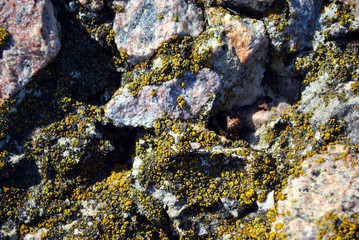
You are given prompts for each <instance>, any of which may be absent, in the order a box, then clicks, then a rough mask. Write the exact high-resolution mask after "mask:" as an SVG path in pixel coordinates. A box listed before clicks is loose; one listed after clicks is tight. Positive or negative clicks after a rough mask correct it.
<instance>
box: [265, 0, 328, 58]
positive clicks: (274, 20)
mask: <svg viewBox="0 0 359 240" xmlns="http://www.w3.org/2000/svg"><path fill="white" fill-rule="evenodd" d="M321 6H322V1H321V0H314V1H312V0H290V1H289V2H288V5H287V6H286V7H284V8H283V9H281V10H282V11H283V13H282V14H270V15H269V17H267V18H265V23H266V29H267V31H268V34H269V37H270V39H271V41H272V44H273V46H274V48H275V49H276V50H277V51H282V50H284V51H286V52H287V53H289V52H296V51H301V50H303V49H308V48H310V47H311V39H312V36H313V30H314V28H315V24H316V21H317V18H318V15H319V10H320V8H321ZM286 11H287V13H286Z"/></svg>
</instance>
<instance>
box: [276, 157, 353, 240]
mask: <svg viewBox="0 0 359 240" xmlns="http://www.w3.org/2000/svg"><path fill="white" fill-rule="evenodd" d="M335 156H336V155H335V154H326V155H315V156H313V157H311V158H308V159H306V160H305V161H304V162H303V163H302V165H301V166H302V171H303V172H304V174H303V175H302V176H299V177H298V178H292V179H290V180H289V181H288V184H287V187H286V188H285V189H284V191H283V193H284V194H286V199H285V200H282V201H278V203H277V210H278V216H277V220H276V221H275V222H274V223H273V224H272V229H273V230H274V231H275V230H276V226H277V224H278V223H281V224H284V226H283V228H282V229H280V230H278V231H277V232H278V233H279V234H281V233H285V234H286V235H287V236H288V238H290V239H316V238H317V237H318V233H319V231H320V230H323V229H321V228H322V227H321V226H317V225H316V222H317V221H321V220H324V219H325V216H327V215H328V214H330V213H334V214H335V215H337V216H341V217H340V218H339V219H340V220H339V221H342V220H343V215H342V214H344V215H345V216H346V217H350V218H352V217H353V216H354V214H356V213H358V212H359V201H358V200H359V189H358V186H359V179H358V173H359V166H357V165H353V163H354V162H357V161H358V156H347V157H346V159H343V160H342V159H340V160H335ZM318 159H323V161H324V162H322V163H320V162H316V160H318ZM326 236H329V235H326ZM322 237H324V238H325V236H322Z"/></svg>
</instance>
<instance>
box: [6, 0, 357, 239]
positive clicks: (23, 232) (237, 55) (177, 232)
mask: <svg viewBox="0 0 359 240" xmlns="http://www.w3.org/2000/svg"><path fill="white" fill-rule="evenodd" d="M0 2H1V0H0ZM18 2H20V1H18ZM146 2H147V3H148V2H150V1H146ZM153 2H155V1H151V3H153ZM186 2H195V4H196V8H198V9H201V11H204V16H205V19H206V20H205V21H203V25H204V26H203V32H202V33H201V34H199V36H198V37H189V36H184V37H183V36H180V37H174V38H173V39H172V40H170V41H169V42H166V43H165V44H162V45H161V46H160V47H159V48H158V49H157V51H155V52H154V54H153V57H149V59H146V60H145V61H142V62H141V60H137V62H136V61H135V60H133V59H132V60H131V59H130V61H131V62H128V61H126V54H124V53H123V52H122V54H120V53H119V52H118V49H117V47H116V44H115V42H114V37H115V35H114V33H115V32H114V31H113V21H114V19H115V15H116V14H118V11H119V10H121V9H120V5H119V3H120V1H114V0H106V1H102V0H94V1H88V0H78V1H75V0H70V1H63V0H52V3H53V4H54V7H55V8H56V13H57V17H58V21H59V22H60V24H61V26H62V31H61V34H62V39H61V40H62V43H63V44H62V46H63V47H62V50H61V51H60V52H59V54H58V55H57V57H56V58H55V59H54V62H53V63H52V64H49V65H48V66H47V67H46V69H43V70H42V71H39V72H38V74H37V75H36V76H34V77H33V79H32V82H31V83H30V84H28V85H27V86H26V89H24V90H22V91H20V92H19V94H16V95H14V96H13V97H11V98H10V99H9V101H5V102H4V103H3V104H1V106H0V239H26V238H29V239H30V238H38V239H40V238H43V239H66V238H67V239H105V238H107V239H223V240H224V239H286V238H288V239H320V238H323V239H358V236H359V235H358V232H359V230H358V223H359V214H358V213H359V206H358V202H359V201H358V198H359V194H358V179H359V175H358V172H359V169H358V162H359V159H358V152H359V144H358V143H359V138H358V132H359V124H358V123H359V119H358V118H359V116H358V114H359V110H358V108H359V106H358V103H359V99H358V98H359V81H358V80H359V60H358V57H357V54H358V51H357V50H358V49H357V48H355V46H356V45H355V44H356V41H357V39H358V36H357V35H356V31H357V27H356V24H357V22H356V21H354V17H353V15H352V14H351V13H352V12H353V9H354V8H353V7H352V6H348V5H343V4H342V3H340V2H339V1H335V3H332V4H330V1H329V2H328V1H325V4H322V6H321V7H320V11H319V13H318V17H317V18H316V20H315V21H314V22H315V26H309V28H307V29H304V28H303V29H302V27H308V23H307V22H306V21H305V20H306V19H302V18H299V19H298V16H302V17H303V18H304V17H308V18H310V19H307V20H308V21H309V22H311V23H313V21H312V20H313V19H312V18H311V17H312V16H314V15H311V14H312V12H313V11H312V10H311V9H306V8H305V7H313V4H315V3H318V2H319V1H315V0H314V1H310V2H309V1H299V0H296V1H291V0H289V1H282V0H280V1H273V4H272V5H271V6H268V9H267V10H265V12H263V13H261V12H260V11H257V10H255V9H253V7H249V5H250V4H257V3H260V2H261V1H252V3H250V2H248V1H240V2H242V3H246V4H247V8H241V7H232V6H229V5H223V1H212V0H206V1H187V0H186ZM237 2H239V1H237ZM262 2H264V1H262ZM323 2H324V1H323ZM1 3H2V4H3V3H4V2H1ZM22 3H25V2H24V1H23V2H22ZM122 3H128V4H129V3H130V1H126V2H125V1H123V2H122ZM137 3H140V1H137ZM142 3H143V2H142ZM227 3H228V1H227ZM227 3H226V4H227ZM319 3H320V2H319ZM132 4H133V3H132ZM162 4H163V6H165V5H166V4H167V3H162ZM202 4H203V6H202ZM295 4H297V5H296V6H295V7H294V5H295ZM188 6H189V5H188ZM213 6H217V7H218V8H210V7H213ZM219 6H221V7H223V8H221V7H219ZM25 8H26V7H25ZM240 8H241V9H240ZM1 10H2V9H1ZM1 10H0V11H1ZM122 10H123V11H126V8H125V9H122ZM128 10H130V8H128ZM168 10H169V12H172V9H171V8H168ZM227 10H228V11H227ZM291 11H292V12H291ZM295 11H297V12H295ZM169 12H168V14H167V15H170V14H169ZM236 12H238V13H239V14H237V13H236ZM122 13H125V12H122ZM132 13H133V11H132ZM290 14H292V16H291V15H290ZM298 14H299V15H298ZM293 15H294V16H297V17H296V18H295V17H293ZM158 16H159V15H158ZM253 16H258V18H256V19H253V18H252V17H253ZM162 17H164V15H162ZM158 19H159V18H158ZM162 20H163V21H165V18H162ZM173 20H174V19H173ZM178 20H180V19H178ZM136 21H137V20H136ZM136 21H135V22H136ZM156 21H157V19H156ZM270 21H273V22H272V23H268V22H270ZM341 22H342V23H343V24H341ZM277 23H278V25H275V24H277ZM286 23H288V26H286ZM271 24H273V26H275V27H276V28H275V29H271V31H272V32H271V33H270V34H269V35H270V36H271V37H275V36H278V37H282V39H280V40H276V39H274V38H273V39H271V42H270V43H269V41H268V39H267V38H266V36H268V34H267V32H266V31H265V29H268V28H271ZM296 24H304V25H302V26H296ZM305 24H307V25H305ZM0 27H2V26H1V25H0ZM281 27H283V29H281ZM285 27H289V29H292V30H293V32H287V34H288V35H286V34H284V33H283V30H285V29H284V28H285ZM297 27H298V29H299V30H298V29H297ZM297 30H298V31H297ZM312 30H313V31H314V32H313V31H312ZM0 31H1V29H0ZM285 31H289V30H285ZM299 33H303V38H300V37H298V36H297V35H296V34H299ZM313 33H314V37H313V36H312V35H313ZM326 34H327V36H326ZM0 35H1V33H0ZM3 36H4V35H2V36H0V38H1V37H3ZM146 36H149V35H146ZM308 36H309V37H308ZM307 37H308V38H307ZM291 39H292V40H293V39H294V40H296V41H297V40H298V41H299V43H300V44H299V45H301V47H303V48H298V49H296V50H293V49H292V50H290V48H289V47H290V46H291V45H290V44H291ZM0 41H1V39H0ZM11 41H12V39H11V38H10V39H9V42H6V43H5V45H1V46H0V48H1V50H8V49H6V46H7V47H9V46H10V45H9V44H11V43H12V42H11ZM273 42H274V44H277V43H281V44H282V45H283V47H282V49H281V48H280V47H279V45H278V46H277V45H274V47H273V46H268V45H269V44H271V43H273ZM1 43H2V42H1ZM1 43H0V44H1ZM3 46H5V47H4V48H3ZM134 62H135V63H136V65H134V64H133V63H134ZM0 71H2V69H0ZM293 95H295V96H293ZM111 98H112V100H111ZM109 101H110V102H109ZM190 110H192V111H190ZM165 111H166V113H165V114H163V112H165ZM109 117H110V120H111V121H109Z"/></svg>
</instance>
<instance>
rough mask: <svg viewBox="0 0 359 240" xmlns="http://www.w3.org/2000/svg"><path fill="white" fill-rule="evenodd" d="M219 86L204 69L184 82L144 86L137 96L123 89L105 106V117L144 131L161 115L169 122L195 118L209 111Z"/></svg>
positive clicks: (218, 80)
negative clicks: (167, 116) (143, 128)
mask: <svg viewBox="0 0 359 240" xmlns="http://www.w3.org/2000/svg"><path fill="white" fill-rule="evenodd" d="M182 83H184V84H183V85H182ZM220 86H221V79H220V77H219V76H218V74H217V73H216V72H214V71H212V70H209V69H205V68H204V69H202V70H200V71H199V72H198V74H195V75H191V74H190V73H187V74H186V75H185V78H184V79H183V80H182V79H173V80H171V81H168V82H165V83H163V84H161V85H157V86H156V85H147V86H144V87H143V89H141V90H140V91H139V93H138V95H136V96H133V95H132V93H131V90H130V89H129V87H128V86H125V87H123V88H120V89H119V90H118V91H117V92H116V93H115V95H114V96H113V98H112V99H111V101H110V102H109V103H108V104H107V105H106V115H107V116H108V117H109V118H110V119H111V120H112V121H113V123H114V124H115V125H116V126H132V127H137V126H144V127H147V128H148V127H153V126H154V125H155V119H156V118H159V117H161V116H162V115H163V113H164V112H165V113H167V114H168V115H169V117H170V118H172V119H175V118H182V119H191V118H195V117H197V116H198V115H199V114H200V113H201V111H202V112H208V111H209V110H210V109H211V108H212V104H213V101H214V98H215V95H216V93H217V92H218V91H219V89H220Z"/></svg>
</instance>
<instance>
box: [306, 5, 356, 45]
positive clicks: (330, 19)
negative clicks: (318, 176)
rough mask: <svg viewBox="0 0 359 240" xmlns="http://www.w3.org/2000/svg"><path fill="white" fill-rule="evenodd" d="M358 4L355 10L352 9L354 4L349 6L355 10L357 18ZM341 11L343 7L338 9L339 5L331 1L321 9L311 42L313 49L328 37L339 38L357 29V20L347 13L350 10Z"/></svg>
mask: <svg viewBox="0 0 359 240" xmlns="http://www.w3.org/2000/svg"><path fill="white" fill-rule="evenodd" d="M358 6H359V4H358V3H357V4H356V8H357V9H356V10H355V9H354V6H352V7H351V9H352V11H356V12H357V18H358V15H359V13H358V12H359V10H358ZM341 12H343V8H341V9H340V7H339V5H338V4H336V3H331V4H330V5H328V6H326V7H325V8H324V9H323V12H322V13H321V14H320V17H319V19H318V22H317V23H316V29H315V30H316V31H315V34H314V39H313V43H312V44H313V48H314V50H316V49H317V48H318V47H320V45H322V44H324V43H325V42H326V41H328V40H329V39H334V38H340V37H341V36H345V35H348V34H350V33H352V32H355V31H358V30H359V20H358V19H353V18H352V16H350V14H349V13H350V12H346V13H341ZM339 13H340V14H339Z"/></svg>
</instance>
